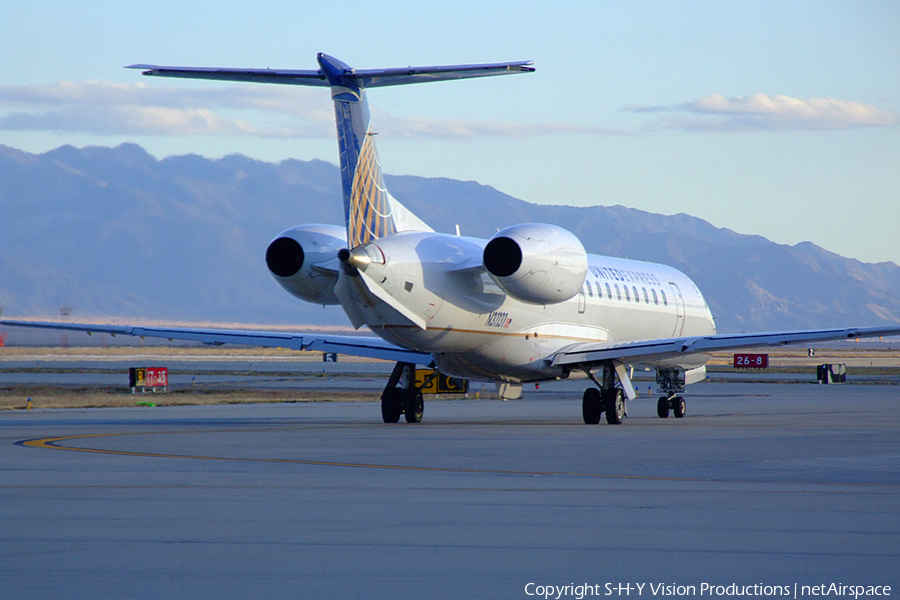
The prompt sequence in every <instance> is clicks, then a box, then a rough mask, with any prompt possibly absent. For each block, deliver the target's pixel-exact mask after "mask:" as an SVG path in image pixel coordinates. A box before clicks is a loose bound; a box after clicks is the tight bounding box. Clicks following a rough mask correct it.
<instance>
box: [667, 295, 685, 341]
mask: <svg viewBox="0 0 900 600" xmlns="http://www.w3.org/2000/svg"><path fill="white" fill-rule="evenodd" d="M669 287H670V288H671V289H672V296H673V301H674V302H675V330H674V331H673V332H672V337H678V336H680V335H681V332H682V331H684V297H683V296H682V295H681V290H680V289H678V286H677V285H675V284H674V283H672V282H671V281H670V282H669Z"/></svg>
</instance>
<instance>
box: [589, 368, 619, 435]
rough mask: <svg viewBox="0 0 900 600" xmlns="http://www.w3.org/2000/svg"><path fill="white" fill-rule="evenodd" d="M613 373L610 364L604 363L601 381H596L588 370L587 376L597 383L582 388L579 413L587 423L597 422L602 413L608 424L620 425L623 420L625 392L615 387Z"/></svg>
mask: <svg viewBox="0 0 900 600" xmlns="http://www.w3.org/2000/svg"><path fill="white" fill-rule="evenodd" d="M614 373H615V371H614V369H613V367H612V365H604V367H603V374H602V381H598V380H597V378H596V377H594V375H593V374H592V373H590V372H588V376H589V377H590V378H591V379H592V380H593V381H594V383H596V384H597V387H596V388H588V389H586V390H584V396H583V397H582V399H581V415H582V418H583V419H584V422H585V423H587V424H588V425H596V424H597V423H599V422H600V416H601V415H602V414H604V413H606V422H607V423H609V424H610V425H621V424H622V422H623V421H625V417H626V416H627V415H626V413H625V393H624V392H623V391H622V389H621V388H617V387H615V376H614ZM597 388H599V389H597Z"/></svg>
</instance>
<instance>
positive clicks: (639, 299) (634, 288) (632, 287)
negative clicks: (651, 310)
mask: <svg viewBox="0 0 900 600" xmlns="http://www.w3.org/2000/svg"><path fill="white" fill-rule="evenodd" d="M631 289H632V290H634V301H635V302H640V301H641V297H640V296H638V293H637V286H636V285H633V286H631Z"/></svg>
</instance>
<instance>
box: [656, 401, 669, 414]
mask: <svg viewBox="0 0 900 600" xmlns="http://www.w3.org/2000/svg"><path fill="white" fill-rule="evenodd" d="M656 414H657V415H659V418H660V419H665V418H666V417H668V416H669V399H668V398H666V397H665V396H661V397H660V399H659V401H658V402H657V403H656Z"/></svg>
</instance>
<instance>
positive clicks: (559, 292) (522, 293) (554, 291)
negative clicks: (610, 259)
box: [482, 223, 587, 304]
mask: <svg viewBox="0 0 900 600" xmlns="http://www.w3.org/2000/svg"><path fill="white" fill-rule="evenodd" d="M482 261H483V264H484V268H485V270H486V271H487V272H488V274H489V275H490V276H491V279H493V280H494V282H495V283H496V284H497V285H498V286H500V289H502V290H503V291H504V292H506V293H507V294H509V295H510V296H513V297H514V298H517V299H519V300H521V301H523V302H529V303H531V304H555V303H557V302H564V301H566V300H568V299H569V298H573V297H574V296H575V295H576V294H577V293H578V290H580V289H581V286H582V285H584V278H585V276H586V275H587V252H585V251H584V246H582V245H581V242H580V241H579V240H578V238H577V237H575V234H573V233H572V232H570V231H567V230H565V229H563V228H561V227H556V226H555V225H547V224H544V223H527V224H524V225H514V226H512V227H507V228H506V229H504V230H502V231H499V232H497V233H496V234H495V235H494V237H492V238H491V239H490V241H488V243H487V245H486V246H485V247H484V254H483V255H482Z"/></svg>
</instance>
